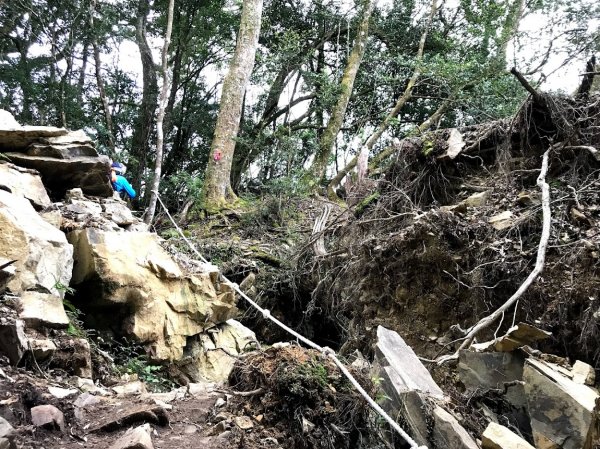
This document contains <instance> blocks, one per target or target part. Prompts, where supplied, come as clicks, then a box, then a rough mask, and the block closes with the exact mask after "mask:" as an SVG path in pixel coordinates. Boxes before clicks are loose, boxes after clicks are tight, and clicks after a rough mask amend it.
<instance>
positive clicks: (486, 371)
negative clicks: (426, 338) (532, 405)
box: [458, 350, 526, 409]
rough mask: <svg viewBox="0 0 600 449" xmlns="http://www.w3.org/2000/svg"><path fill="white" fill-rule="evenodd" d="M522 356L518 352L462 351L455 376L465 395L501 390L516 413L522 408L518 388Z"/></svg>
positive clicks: (520, 394) (522, 404)
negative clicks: (458, 379) (458, 378)
mask: <svg viewBox="0 0 600 449" xmlns="http://www.w3.org/2000/svg"><path fill="white" fill-rule="evenodd" d="M524 363H525V356H524V355H523V354H522V353H520V352H483V353H481V352H474V351H471V350H462V351H460V353H459V359H458V375H459V377H460V381H461V382H462V383H463V384H464V386H465V388H466V390H467V392H469V393H473V392H475V391H477V390H481V389H484V390H496V389H500V390H504V385H505V384H506V383H509V384H510V383H515V381H517V382H518V383H516V384H515V385H512V386H508V387H507V388H506V395H505V398H506V400H507V401H508V402H509V403H510V404H512V405H513V406H514V407H516V408H517V409H522V408H524V407H525V406H526V401H525V393H524V389H523V385H522V382H520V381H522V380H523V364H524Z"/></svg>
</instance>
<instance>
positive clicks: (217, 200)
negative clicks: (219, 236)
mask: <svg viewBox="0 0 600 449" xmlns="http://www.w3.org/2000/svg"><path fill="white" fill-rule="evenodd" d="M262 7H263V0H244V5H243V9H242V18H241V22H240V30H239V32H238V38H237V43H236V48H235V52H234V55H233V59H232V60H231V63H230V66H229V71H228V72H227V75H226V76H225V80H224V81H223V90H222V93H221V101H220V105H219V115H218V117H217V124H216V126H215V133H214V136H213V141H212V144H211V155H210V157H209V159H208V166H207V167H206V173H205V177H204V188H203V192H202V200H203V207H204V209H205V210H207V211H214V210H220V209H222V208H223V207H226V206H227V205H228V204H230V203H232V202H234V201H235V200H236V199H237V196H236V195H235V193H234V192H233V189H232V188H231V181H230V174H231V165H232V161H233V154H234V150H235V140H234V139H235V138H236V137H237V134H238V130H239V126H240V117H241V113H242V103H243V101H244V93H245V91H246V86H247V84H248V81H249V80H250V75H251V74H252V69H253V68H254V60H255V55H256V47H257V45H258V36H259V33H260V25H261V16H262Z"/></svg>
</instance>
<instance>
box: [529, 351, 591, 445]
mask: <svg viewBox="0 0 600 449" xmlns="http://www.w3.org/2000/svg"><path fill="white" fill-rule="evenodd" d="M523 380H524V381H525V394H526V397H527V406H528V409H529V415H530V417H531V428H532V430H533V437H534V441H535V443H536V447H538V448H539V447H551V446H549V445H548V444H554V445H556V446H557V447H560V448H562V449H581V448H583V447H584V446H585V443H586V441H588V438H591V435H592V432H593V424H594V419H595V418H594V413H597V410H595V405H596V400H597V399H598V398H599V396H598V392H597V391H596V390H594V389H592V388H590V387H587V386H585V385H581V384H578V383H575V382H573V381H572V380H571V379H569V378H568V377H567V376H565V375H564V374H562V373H560V372H559V371H558V370H557V369H556V367H555V366H554V365H552V364H550V363H546V362H542V361H538V360H534V359H532V358H529V359H527V360H526V362H525V368H524V370H523Z"/></svg>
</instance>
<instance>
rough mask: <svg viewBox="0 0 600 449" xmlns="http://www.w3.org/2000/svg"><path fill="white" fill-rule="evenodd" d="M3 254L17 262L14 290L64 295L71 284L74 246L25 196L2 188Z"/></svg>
mask: <svg viewBox="0 0 600 449" xmlns="http://www.w3.org/2000/svg"><path fill="white" fill-rule="evenodd" d="M0 229H2V232H1V233H0V254H1V255H2V257H4V258H7V259H9V260H16V262H15V264H14V265H15V269H16V272H15V276H14V278H13V279H11V280H10V281H9V282H8V286H7V287H8V289H9V290H10V291H11V292H13V293H21V292H24V291H27V290H37V291H41V292H46V293H51V294H55V295H58V296H60V297H62V296H63V295H64V288H65V287H67V286H68V285H69V281H70V279H71V271H72V267H73V248H72V246H71V245H70V244H69V243H68V242H67V239H66V237H65V235H64V234H63V233H62V232H60V231H59V230H58V229H56V228H55V227H54V226H52V225H50V224H49V223H47V222H46V221H44V220H43V219H42V218H41V217H40V216H39V215H38V214H37V213H36V211H35V209H34V208H33V206H32V205H31V203H30V202H29V201H28V200H26V199H25V198H22V197H18V196H16V195H13V194H11V193H8V192H6V191H4V190H0Z"/></svg>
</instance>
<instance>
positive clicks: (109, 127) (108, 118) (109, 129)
mask: <svg viewBox="0 0 600 449" xmlns="http://www.w3.org/2000/svg"><path fill="white" fill-rule="evenodd" d="M95 9H96V1H95V0H94V1H92V3H91V4H90V11H89V14H90V17H89V25H90V31H91V36H92V37H91V44H92V53H93V54H94V65H95V74H96V84H97V85H98V94H99V95H100V101H101V102H102V110H103V111H104V121H105V122H106V133H107V135H108V147H109V149H110V150H111V152H112V153H113V154H114V153H115V135H114V132H113V122H112V114H111V112H110V107H109V104H108V98H107V97H106V90H105V89H104V80H103V79H102V61H101V59H100V48H99V47H98V41H97V40H96V35H95V33H94V11H95Z"/></svg>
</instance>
